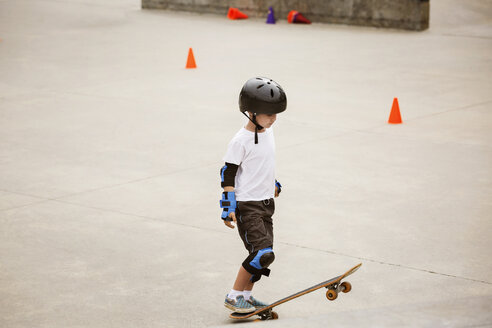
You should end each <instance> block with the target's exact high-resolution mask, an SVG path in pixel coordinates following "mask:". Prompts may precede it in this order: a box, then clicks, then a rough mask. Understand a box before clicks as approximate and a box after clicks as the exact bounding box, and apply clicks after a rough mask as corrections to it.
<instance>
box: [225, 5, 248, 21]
mask: <svg viewBox="0 0 492 328" xmlns="http://www.w3.org/2000/svg"><path fill="white" fill-rule="evenodd" d="M227 18H229V19H232V20H234V19H246V18H248V15H246V14H245V13H243V12H241V11H240V10H239V9H237V8H232V7H231V8H229V11H228V12H227Z"/></svg>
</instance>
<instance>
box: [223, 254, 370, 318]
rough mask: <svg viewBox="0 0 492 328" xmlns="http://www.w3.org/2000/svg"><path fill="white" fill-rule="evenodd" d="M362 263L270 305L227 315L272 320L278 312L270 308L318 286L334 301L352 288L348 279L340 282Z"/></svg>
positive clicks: (316, 288)
mask: <svg viewBox="0 0 492 328" xmlns="http://www.w3.org/2000/svg"><path fill="white" fill-rule="evenodd" d="M361 265H362V263H359V264H357V265H356V266H354V267H353V268H352V269H350V270H348V271H347V272H345V273H344V274H342V275H340V276H336V277H335V278H331V279H330V280H326V281H323V282H322V283H319V284H317V285H314V286H312V287H309V288H307V289H304V290H302V291H300V292H297V293H295V294H292V295H290V296H287V297H285V298H282V299H281V300H278V301H276V302H274V303H272V304H270V305H267V306H265V307H262V308H260V309H258V310H256V311H254V312H250V313H237V312H233V313H231V314H230V315H229V317H230V318H231V319H248V318H251V317H252V316H254V315H257V316H259V317H260V319H259V320H272V319H278V314H277V312H275V311H272V309H273V308H274V307H276V306H278V305H280V304H282V303H285V302H288V301H290V300H293V299H295V298H298V297H301V296H302V295H306V294H308V293H311V292H314V291H315V290H318V289H320V288H323V287H325V288H326V289H328V291H327V292H326V298H327V299H329V300H330V301H334V300H335V299H336V298H337V297H338V293H340V292H343V293H348V292H349V291H350V290H351V289H352V285H351V284H350V283H349V282H348V281H344V282H341V281H342V280H343V279H344V278H346V277H348V276H350V275H351V274H352V273H354V272H355V271H357V270H358V269H359V268H360V266H361Z"/></svg>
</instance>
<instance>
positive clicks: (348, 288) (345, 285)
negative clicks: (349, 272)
mask: <svg viewBox="0 0 492 328" xmlns="http://www.w3.org/2000/svg"><path fill="white" fill-rule="evenodd" d="M340 286H342V287H343V288H342V292H344V293H348V292H350V291H351V290H352V285H351V284H350V282H348V281H344V282H342V284H341V285H340Z"/></svg>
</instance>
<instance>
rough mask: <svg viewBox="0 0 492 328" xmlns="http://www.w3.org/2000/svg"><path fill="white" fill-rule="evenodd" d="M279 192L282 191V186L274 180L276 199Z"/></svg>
mask: <svg viewBox="0 0 492 328" xmlns="http://www.w3.org/2000/svg"><path fill="white" fill-rule="evenodd" d="M281 191H282V185H281V184H280V182H278V181H277V180H275V197H278V196H279V195H280V192H281Z"/></svg>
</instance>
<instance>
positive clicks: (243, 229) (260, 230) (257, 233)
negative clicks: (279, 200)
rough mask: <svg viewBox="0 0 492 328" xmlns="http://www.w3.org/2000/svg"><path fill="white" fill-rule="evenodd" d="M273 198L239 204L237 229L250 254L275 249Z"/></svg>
mask: <svg viewBox="0 0 492 328" xmlns="http://www.w3.org/2000/svg"><path fill="white" fill-rule="evenodd" d="M274 212H275V202H274V200H273V198H271V199H266V200H260V201H248V202H238V203H237V209H236V217H237V228H238V231H239V235H240V236H241V239H242V240H243V243H244V246H245V247H246V249H247V250H248V251H249V253H250V254H251V253H254V252H256V251H259V250H260V249H263V248H267V247H273V220H272V215H273V213H274Z"/></svg>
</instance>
